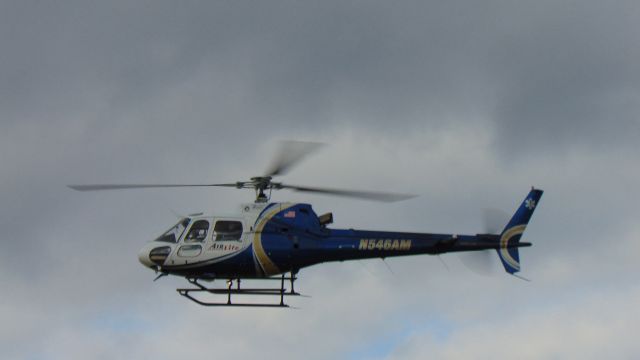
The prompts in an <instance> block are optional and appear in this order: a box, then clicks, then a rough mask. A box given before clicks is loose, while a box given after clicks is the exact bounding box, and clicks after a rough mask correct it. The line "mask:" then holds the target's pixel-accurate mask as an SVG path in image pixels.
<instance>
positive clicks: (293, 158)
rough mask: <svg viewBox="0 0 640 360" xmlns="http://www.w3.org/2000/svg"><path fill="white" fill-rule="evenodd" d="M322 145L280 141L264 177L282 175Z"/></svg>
mask: <svg viewBox="0 0 640 360" xmlns="http://www.w3.org/2000/svg"><path fill="white" fill-rule="evenodd" d="M323 145H324V144H321V143H317V142H307V141H291V140H289V141H281V142H280V143H279V146H278V152H277V154H276V157H275V158H274V159H273V161H272V162H271V165H270V166H269V168H268V169H267V172H266V174H265V176H276V175H284V174H285V173H286V172H287V171H289V168H291V167H292V166H293V165H295V164H296V163H298V162H300V161H301V160H302V159H303V158H305V157H306V156H307V155H309V154H311V153H312V152H314V151H316V150H318V149H319V148H320V147H322V146H323Z"/></svg>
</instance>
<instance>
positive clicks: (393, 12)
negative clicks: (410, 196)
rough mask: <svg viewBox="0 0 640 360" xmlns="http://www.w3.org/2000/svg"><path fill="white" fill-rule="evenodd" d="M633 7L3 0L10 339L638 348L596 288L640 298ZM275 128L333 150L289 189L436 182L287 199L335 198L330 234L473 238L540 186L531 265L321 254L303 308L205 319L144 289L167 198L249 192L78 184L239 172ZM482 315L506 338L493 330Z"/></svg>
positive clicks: (112, 345)
mask: <svg viewBox="0 0 640 360" xmlns="http://www.w3.org/2000/svg"><path fill="white" fill-rule="evenodd" d="M639 10H640V9H639V7H638V6H637V5H636V4H635V2H616V3H610V4H606V5H603V4H600V3H596V2H581V3H574V2H568V1H562V2H524V3H510V2H500V1H493V2H489V3H486V2H485V3H476V2H462V1H453V2H451V1H450V2H444V3H422V2H410V1H407V2H400V3H393V4H388V3H384V2H361V1H352V2H337V1H335V2H317V3H300V2H294V1H289V2H287V1H283V2H277V3H273V2H272V3H262V2H240V3H238V2H235V3H210V2H197V1H194V2H189V3H181V4H177V3H173V2H157V1H154V2H144V1H140V2H134V3H132V2H130V1H127V2H117V3H113V2H112V3H109V4H102V3H95V4H88V3H86V2H72V1H69V2H64V3H56V4H49V3H42V2H28V1H23V2H19V3H7V2H5V3H3V4H1V5H0V45H1V46H2V51H0V163H1V164H2V167H3V170H2V171H1V172H0V203H1V204H2V205H0V225H1V226H2V229H3V236H2V245H1V247H2V251H0V264H1V265H0V281H1V283H2V284H3V286H5V288H6V289H11V291H6V292H5V293H4V295H3V296H2V297H0V318H1V319H2V321H1V323H2V324H3V325H2V326H0V339H2V340H0V348H2V349H3V357H7V358H34V357H35V358H65V359H67V358H86V357H87V356H91V357H93V358H96V357H97V358H100V357H102V358H114V357H115V358H123V357H125V358H142V357H149V356H153V357H154V358H172V357H175V356H201V355H202V353H203V352H206V351H209V350H210V346H209V344H214V346H216V347H217V349H219V351H220V353H223V354H225V357H228V358H233V357H236V358H248V357H253V356H255V355H256V354H271V353H277V354H279V355H280V356H283V357H288V358H299V357H302V356H305V357H306V358H328V357H333V358H335V357H339V358H345V357H358V356H359V355H361V356H369V357H380V358H384V357H387V356H388V357H390V358H408V357H421V356H422V355H423V354H424V351H434V354H439V355H442V357H449V358H456V357H462V356H465V354H467V351H473V352H474V354H478V356H481V355H482V354H485V351H489V350H488V349H489V347H488V345H487V344H504V343H505V342H508V341H509V339H511V337H510V336H509V335H508V333H505V332H504V331H500V329H519V328H522V327H526V328H528V329H527V331H525V332H524V334H526V335H527V338H528V339H530V341H529V343H530V344H531V345H530V347H529V348H527V349H525V350H522V351H523V353H524V355H523V356H524V357H526V356H529V357H554V356H556V354H561V355H571V354H581V355H585V356H589V355H593V354H597V353H586V354H585V353H584V352H581V351H582V350H580V349H581V347H583V346H585V344H586V343H588V342H589V341H590V339H592V337H591V336H592V335H593V334H596V335H598V334H599V335H602V336H604V337H605V338H607V339H609V340H610V343H608V344H604V345H603V348H607V347H617V348H618V349H619V351H620V354H621V355H623V356H624V355H629V356H633V354H634V353H636V352H637V351H636V350H635V349H634V348H633V347H632V346H630V343H629V341H628V340H627V339H625V338H623V337H612V336H611V334H613V333H621V332H624V331H627V330H626V329H628V328H629V326H630V325H629V323H628V321H625V320H624V316H623V314H620V313H619V312H611V313H609V311H608V309H607V307H606V306H602V307H601V305H602V304H604V303H606V302H608V301H611V302H612V303H615V304H616V307H617V308H618V309H625V308H633V306H635V302H637V301H636V298H637V296H636V295H637V294H635V293H633V291H631V290H626V289H633V288H635V284H636V283H637V280H635V279H634V278H633V276H632V275H630V274H634V273H635V272H636V271H637V269H636V268H637V266H636V261H635V259H634V258H633V256H632V255H630V254H634V253H637V250H638V245H637V244H636V241H635V239H636V238H637V233H638V228H637V226H636V225H635V223H636V219H637V216H638V211H637V209H636V206H635V204H636V202H637V199H638V192H637V190H636V187H635V184H637V182H638V180H639V179H640V173H639V172H638V170H637V166H635V165H636V163H637V154H638V151H637V150H638V149H637V145H636V143H637V141H636V140H637V134H638V120H637V115H638V109H637V103H638V101H637V100H638V93H639V92H638V84H639V82H638V75H637V74H638V73H639V72H638V71H637V70H638V65H637V63H638V62H637V59H638V55H639V54H638V53H637V52H638V49H639V48H640V47H639V46H637V45H638V44H637V41H638V40H637V39H638V36H637V35H638V26H637V25H636V21H634V20H635V18H636V17H637V16H636V15H637V13H638V11H639ZM284 138H298V139H306V140H318V141H324V142H327V143H329V144H331V146H330V147H327V148H326V149H325V150H324V151H323V152H321V153H318V154H316V155H314V156H313V157H311V158H310V159H309V160H308V161H307V162H306V163H305V164H302V165H301V166H300V167H299V168H297V169H296V170H295V171H294V172H292V173H291V174H290V175H289V176H288V177H287V178H285V180H288V181H290V182H291V183H301V184H309V185H327V186H340V187H365V188H371V189H379V190H395V191H402V192H414V193H420V194H423V196H422V197H421V198H420V199H418V200H412V201H408V202H405V203H401V204H393V205H371V204H367V203H362V202H357V201H347V200H342V199H333V198H323V197H316V196H302V195H300V194H295V193H284V192H283V193H279V194H277V199H278V200H288V199H291V200H294V201H309V202H312V203H313V204H314V207H315V208H317V209H318V211H333V212H334V214H335V215H336V227H352V226H353V227H358V228H374V229H375V228H377V229H390V230H394V229H395V230H410V231H455V232H465V233H474V232H477V231H481V228H482V225H481V216H480V213H481V211H482V209H483V208H484V207H496V208H502V209H504V210H506V211H508V212H511V211H512V210H513V209H514V207H515V206H516V205H517V203H518V202H519V201H520V200H521V197H522V196H524V193H525V191H526V190H527V188H528V187H529V186H530V185H537V186H540V187H542V188H544V189H545V190H547V192H546V194H545V197H544V198H543V201H542V203H541V207H540V209H539V211H538V213H536V215H535V218H534V219H533V222H532V224H531V226H530V228H529V230H528V233H527V235H526V236H527V239H528V240H531V241H532V242H533V243H534V244H535V246H534V247H532V248H531V249H526V251H523V264H524V267H525V271H526V272H527V275H528V276H529V277H531V278H533V279H534V281H533V282H532V283H524V282H519V281H515V279H511V278H509V277H507V276H504V275H502V274H500V275H499V276H496V277H489V278H487V277H479V276H477V275H476V274H473V273H470V272H468V271H467V270H466V269H465V268H464V267H463V266H462V265H461V264H460V262H459V261H458V260H457V258H456V257H455V256H448V255H445V256H443V260H445V262H447V264H448V266H449V271H447V269H446V268H444V267H443V266H442V265H441V264H440V262H439V261H438V260H437V259H435V258H433V257H412V258H407V259H391V260H388V263H389V265H390V266H391V267H392V269H393V273H394V274H395V275H393V274H391V273H390V272H388V270H387V268H386V266H385V265H384V264H382V263H381V262H379V261H368V262H361V263H344V264H327V265H322V266H317V267H313V268H310V269H307V270H305V271H303V273H302V281H301V285H300V286H301V287H302V289H303V290H304V291H305V292H307V293H310V294H311V295H313V298H311V299H310V300H299V301H298V302H296V303H295V304H296V305H299V306H301V307H302V310H300V311H293V312H271V311H266V312H259V311H249V312H239V311H219V312H214V311H209V310H207V309H202V308H199V307H195V306H193V305H191V304H188V303H185V302H184V301H183V300H182V299H180V298H179V297H178V296H177V295H176V294H174V292H173V289H174V288H175V287H178V286H182V285H184V284H183V281H180V279H163V280H162V281H159V282H156V283H152V282H151V279H152V277H153V274H152V273H151V272H148V271H146V270H145V269H143V268H142V267H141V266H140V265H139V264H138V263H137V260H136V253H137V249H138V248H139V247H140V246H141V245H142V244H143V243H144V242H145V241H147V240H149V239H151V238H153V237H154V236H155V235H157V233H159V232H161V231H162V230H163V229H164V228H166V227H167V225H168V224H169V223H171V222H173V221H174V219H175V217H174V215H173V214H172V213H171V210H172V209H173V210H175V211H177V212H181V213H189V212H193V211H200V210H204V211H221V212H225V213H228V212H230V211H231V210H232V209H234V208H236V207H237V203H238V202H239V201H243V200H244V201H246V200H251V196H250V194H242V193H237V192H233V191H227V190H225V189H222V190H212V191H206V192H203V191H201V190H182V191H167V192H165V191H146V192H114V193H104V194H102V193H100V194H82V193H75V192H72V191H70V190H68V189H66V188H65V187H64V185H65V184H69V183H92V182H138V181H139V182H165V181H166V182H171V181H176V182H199V181H205V182H208V181H216V182H217V181H233V180H239V179H241V178H244V177H247V176H252V175H257V174H259V173H260V172H261V171H263V170H264V169H265V166H266V165H267V164H266V160H267V159H268V154H270V150H272V145H273V143H274V142H275V141H276V140H278V139H284ZM551 299H553V300H551ZM294 301H295V300H294ZM551 302H553V304H552V305H550V303H551ZM516 303H517V306H515V305H514V304H516ZM598 309H602V314H603V315H602V316H601V315H598ZM565 310H569V311H566V314H567V315H564V316H555V315H557V314H558V313H562V312H565ZM159 314H161V316H159ZM609 314H610V316H609V317H608V316H607V315H609ZM591 315H593V316H591ZM576 317H580V318H583V319H584V320H583V321H582V322H576V323H571V321H572V319H573V318H576ZM537 319H542V320H537ZM609 319H611V320H609ZM276 324H277V325H276ZM484 324H486V326H487V328H488V329H491V330H493V331H492V332H495V333H496V336H495V337H491V338H489V337H480V338H481V339H484V340H486V341H487V342H486V343H482V344H480V343H478V342H477V340H476V339H477V338H478V337H477V334H478V331H479V330H478V329H479V328H484ZM593 327H598V328H600V329H601V331H599V332H591V330H592V329H593ZM549 329H559V330H558V331H561V332H562V334H563V335H565V336H566V347H565V348H562V349H559V348H558V345H557V344H553V341H554V338H553V337H552V336H550V335H549V334H556V332H550V331H549ZM480 332H482V331H480ZM299 334H305V336H304V337H301V336H300V335H299ZM434 334H435V335H434ZM573 334H575V336H572V335H573ZM485 336H487V335H485ZM315 339H322V340H323V346H322V347H319V346H318V345H317V342H315ZM563 339H564V338H563ZM491 341H495V343H493V342H491ZM177 343H179V344H180V346H173V345H170V344H177ZM379 344H383V345H379ZM460 344H462V345H460ZM426 346H428V347H426ZM495 346H498V345H495ZM456 348H459V349H460V350H456ZM283 349H286V351H284V350H283ZM425 349H428V350H425ZM506 349H507V350H509V349H512V348H511V347H507V348H506ZM89 354H90V355H89ZM363 354H364V355H363ZM487 356H489V355H487ZM593 356H595V355H593ZM465 357H468V356H465Z"/></svg>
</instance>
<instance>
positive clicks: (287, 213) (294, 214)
mask: <svg viewBox="0 0 640 360" xmlns="http://www.w3.org/2000/svg"><path fill="white" fill-rule="evenodd" d="M284 217H286V218H294V217H296V212H295V211H293V210H290V211H287V212H286V213H284Z"/></svg>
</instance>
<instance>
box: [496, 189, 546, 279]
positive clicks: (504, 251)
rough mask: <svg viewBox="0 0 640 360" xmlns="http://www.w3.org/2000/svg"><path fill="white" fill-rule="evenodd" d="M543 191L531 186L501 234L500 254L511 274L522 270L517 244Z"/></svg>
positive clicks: (505, 267) (503, 263)
mask: <svg viewBox="0 0 640 360" xmlns="http://www.w3.org/2000/svg"><path fill="white" fill-rule="evenodd" d="M542 192H543V191H542V190H539V189H535V188H531V191H530V192H529V194H528V195H527V197H526V198H525V199H524V201H523V202H522V204H521V205H520V207H519V208H518V210H516V213H515V214H514V215H513V217H512V218H511V221H509V223H508V224H507V226H506V227H505V228H504V230H503V231H502V234H501V235H500V247H499V248H498V255H499V256H500V260H501V261H502V265H504V269H505V270H506V271H507V272H508V273H509V274H514V273H517V272H518V271H520V254H519V253H518V246H517V245H518V243H519V242H520V238H521V237H522V234H523V233H524V230H525V229H526V227H527V224H528V223H529V220H530V219H531V215H533V211H534V210H535V209H536V207H537V206H538V202H540V198H541V197H542Z"/></svg>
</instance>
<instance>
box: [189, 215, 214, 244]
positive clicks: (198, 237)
mask: <svg viewBox="0 0 640 360" xmlns="http://www.w3.org/2000/svg"><path fill="white" fill-rule="evenodd" d="M207 232H209V222H208V221H207V220H198V221H196V222H194V223H193V225H191V229H189V232H188V233H187V236H186V237H185V238H184V242H203V241H204V240H205V239H206V238H207Z"/></svg>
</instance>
